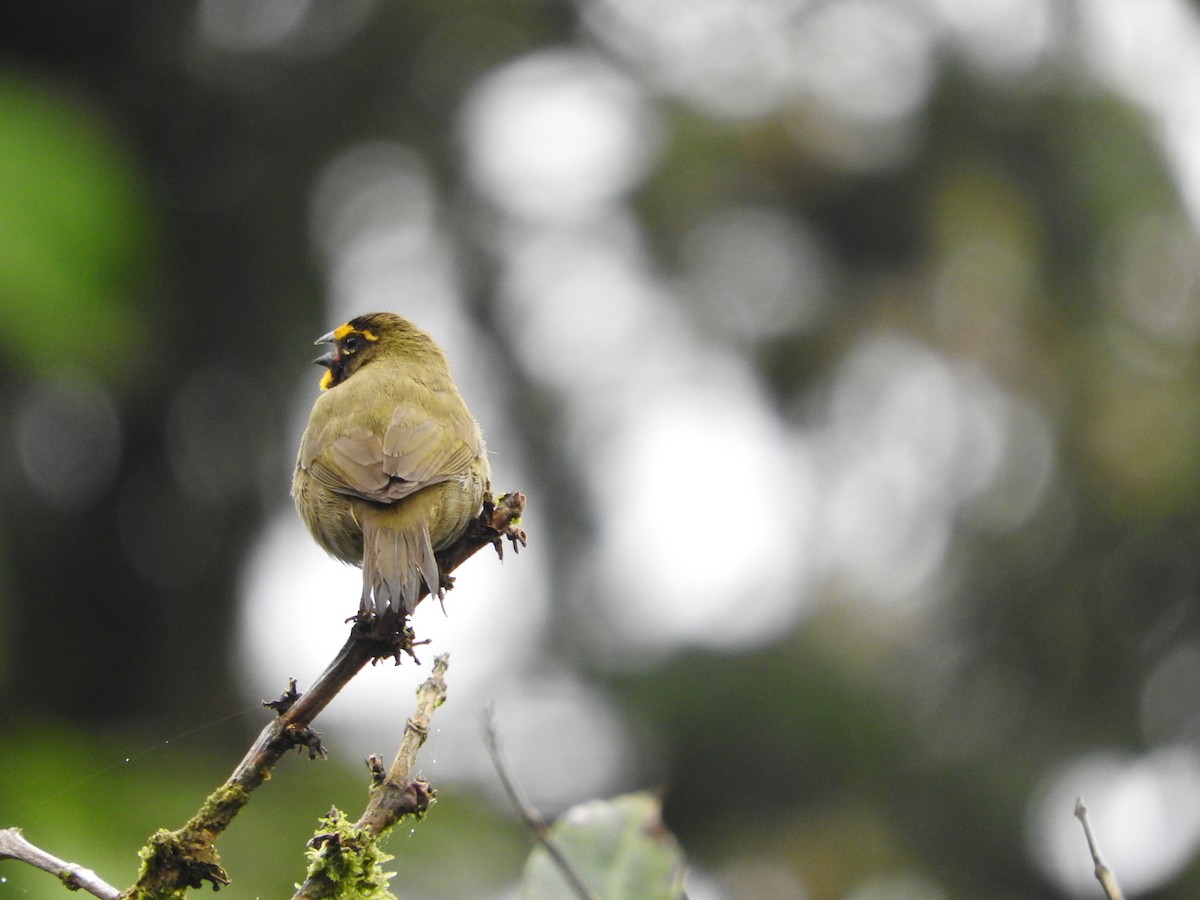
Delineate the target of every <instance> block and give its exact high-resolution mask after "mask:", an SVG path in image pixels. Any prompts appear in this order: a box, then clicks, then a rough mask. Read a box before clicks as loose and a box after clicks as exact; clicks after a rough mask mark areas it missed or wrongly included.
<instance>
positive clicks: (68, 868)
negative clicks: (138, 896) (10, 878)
mask: <svg viewBox="0 0 1200 900" xmlns="http://www.w3.org/2000/svg"><path fill="white" fill-rule="evenodd" d="M0 859H16V860H20V861H21V862H25V863H29V865H31V866H34V867H35V868H38V869H41V870H42V871H43V872H49V873H50V874H51V875H53V876H54V877H55V878H57V879H58V880H59V881H61V882H62V883H63V884H64V885H65V886H66V888H67V890H71V891H87V892H88V893H89V894H91V895H92V896H94V897H100V898H101V900H118V898H119V897H120V896H121V892H120V891H119V890H117V889H116V888H115V887H113V886H112V885H111V884H108V883H107V882H106V881H105V880H104V879H102V878H101V877H100V876H99V875H97V874H96V873H95V872H93V871H92V870H91V869H85V868H84V867H83V866H80V865H77V864H75V863H70V862H66V861H65V860H61V859H59V858H58V857H57V856H53V855H51V854H49V853H47V852H46V851H45V850H43V849H41V848H40V847H37V846H35V845H34V844H31V843H30V842H29V841H28V840H26V839H25V836H24V835H23V834H22V833H21V829H20V828H2V829H0Z"/></svg>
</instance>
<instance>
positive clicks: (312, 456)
mask: <svg viewBox="0 0 1200 900" xmlns="http://www.w3.org/2000/svg"><path fill="white" fill-rule="evenodd" d="M317 343H318V344H322V343H329V344H332V345H333V350H331V351H330V352H329V353H327V354H326V355H325V356H323V357H321V358H320V359H318V360H317V362H318V363H320V364H321V365H324V366H326V367H327V368H328V369H329V371H328V372H327V373H326V374H325V376H324V378H323V379H322V380H321V387H322V393H321V395H320V396H319V397H318V398H317V401H316V403H314V404H313V409H312V414H311V415H310V416H309V420H308V427H307V428H306V429H305V432H304V437H303V438H302V439H301V441H300V453H299V456H298V457H297V459H296V471H295V475H294V477H293V480H292V497H293V498H294V499H295V501H296V508H297V509H298V510H299V512H300V517H301V518H302V519H303V520H304V523H305V524H306V525H307V526H308V529H309V531H310V532H312V535H313V537H314V538H315V539H316V541H317V543H318V544H320V545H321V547H323V548H324V549H325V550H326V551H328V552H329V553H330V554H332V555H333V556H335V557H336V558H337V559H340V560H342V561H343V562H347V563H352V564H354V565H361V566H362V568H363V590H362V602H361V609H362V610H363V611H364V612H367V613H382V612H383V611H384V610H385V609H387V608H389V607H390V608H391V609H393V610H396V611H401V610H403V611H404V612H405V613H411V612H412V611H413V608H414V607H415V606H416V604H417V599H418V598H419V596H420V593H421V587H422V582H424V584H425V585H427V586H428V587H429V589H430V591H431V592H433V593H437V592H438V591H439V590H440V588H441V575H440V573H439V571H438V566H437V562H436V560H435V558H434V552H435V551H437V550H440V549H442V548H443V547H446V546H447V545H449V544H451V543H453V541H454V540H455V539H456V538H457V537H458V536H459V535H460V534H462V532H463V529H465V528H466V526H467V523H468V522H470V520H471V519H472V518H474V517H475V516H476V515H477V514H478V513H479V510H480V507H481V506H482V504H483V499H484V496H485V494H486V492H487V491H488V490H489V478H490V475H491V473H490V468H489V466H488V461H487V453H486V450H485V448H484V443H483V436H482V434H481V433H480V431H479V425H478V423H476V421H475V419H474V418H473V417H472V415H471V412H470V410H468V409H467V405H466V403H465V402H464V401H463V398H462V396H461V395H460V394H459V393H458V389H457V388H456V387H455V385H454V380H453V378H452V377H451V375H450V366H449V364H448V363H447V361H446V356H445V354H444V353H443V352H442V349H441V348H440V347H439V346H438V345H437V344H436V343H434V341H433V339H432V338H431V337H429V335H427V334H426V333H425V332H424V331H421V330H420V329H419V328H417V327H416V326H415V325H413V324H412V323H411V322H409V321H408V320H406V319H403V318H401V317H400V316H398V315H395V314H394V313H370V314H368V315H365V316H359V317H358V318H356V319H352V320H351V321H349V322H347V323H346V324H345V325H342V326H341V327H339V328H337V329H335V330H334V331H331V332H330V333H329V334H327V335H325V336H324V337H323V338H321V339H320V340H319V341H317Z"/></svg>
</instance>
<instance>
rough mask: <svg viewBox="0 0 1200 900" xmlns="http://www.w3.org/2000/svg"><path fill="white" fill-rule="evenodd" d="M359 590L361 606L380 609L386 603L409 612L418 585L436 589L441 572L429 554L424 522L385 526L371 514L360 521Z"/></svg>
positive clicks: (419, 595) (426, 530)
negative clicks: (361, 540)
mask: <svg viewBox="0 0 1200 900" xmlns="http://www.w3.org/2000/svg"><path fill="white" fill-rule="evenodd" d="M362 524H363V593H362V601H361V608H362V609H363V610H364V611H366V612H374V613H377V614H378V613H382V612H383V611H384V610H385V609H388V608H389V607H390V608H391V609H393V610H395V611H396V612H400V611H401V609H403V611H404V613H405V614H406V615H407V614H411V613H412V611H413V610H414V609H415V608H416V606H417V601H418V600H419V599H420V598H421V589H422V587H428V588H429V591H430V593H437V591H438V589H439V588H440V586H441V575H440V573H439V571H438V565H437V560H436V559H435V558H434V555H433V544H432V542H431V540H430V537H429V528H428V526H427V525H426V524H425V523H423V522H421V523H414V524H413V525H411V526H409V527H408V528H402V529H398V528H395V527H388V526H389V525H390V524H392V523H389V522H387V521H383V522H378V521H375V520H374V518H373V517H369V518H365V519H364V521H363V523H362Z"/></svg>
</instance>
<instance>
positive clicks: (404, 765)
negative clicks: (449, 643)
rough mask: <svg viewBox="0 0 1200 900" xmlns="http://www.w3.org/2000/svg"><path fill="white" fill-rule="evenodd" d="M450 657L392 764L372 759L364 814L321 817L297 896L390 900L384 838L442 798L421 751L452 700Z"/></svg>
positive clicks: (420, 699) (424, 689) (440, 662)
mask: <svg viewBox="0 0 1200 900" xmlns="http://www.w3.org/2000/svg"><path fill="white" fill-rule="evenodd" d="M449 664H450V658H449V656H447V655H444V654H443V655H442V656H439V657H438V658H437V659H435V660H434V662H433V671H432V673H431V674H430V676H429V678H427V679H426V680H425V681H424V682H423V683H422V684H421V686H420V687H418V688H417V709H416V712H414V713H413V715H412V716H411V717H410V718H409V720H408V722H407V723H406V724H405V726H404V737H403V738H402V739H401V741H400V748H399V749H398V750H397V751H396V758H395V759H394V760H393V761H392V765H391V767H390V768H388V769H387V770H385V769H384V768H383V761H382V760H380V759H379V757H377V756H373V757H371V759H370V760H368V763H369V764H370V766H371V774H372V785H371V795H370V799H369V800H368V801H367V807H366V809H365V810H364V811H363V814H362V815H361V816H359V819H358V821H357V822H355V823H354V825H352V826H351V825H349V824H348V823H347V822H346V821H345V819H344V818H343V817H342V814H341V813H340V812H339V811H338V810H336V809H335V810H333V811H331V813H330V814H329V816H327V817H326V818H324V819H322V820H321V829H320V830H318V832H317V835H316V836H315V837H314V838H313V839H312V841H310V842H309V847H310V851H309V868H308V877H307V878H306V879H305V881H304V884H303V885H301V886H300V889H299V890H298V891H297V892H296V893H295V894H294V895H293V897H292V900H317V898H341V897H348V898H374V897H378V898H384V897H390V896H391V895H390V894H388V893H387V889H386V888H387V881H388V879H389V878H390V877H391V875H390V874H389V873H386V872H384V871H383V869H382V863H383V862H385V861H386V860H388V859H390V858H391V857H389V856H388V855H387V854H385V853H383V852H382V850H381V849H380V848H379V839H380V838H382V837H383V835H385V834H386V833H387V832H388V830H390V829H391V828H392V826H394V825H395V824H396V823H398V822H400V821H401V820H402V819H405V818H407V817H409V816H412V817H414V818H417V819H420V818H422V817H423V816H424V815H425V813H426V812H427V811H428V810H429V807H430V806H431V805H433V803H434V801H435V800H436V798H437V792H436V791H434V790H433V788H432V787H430V785H429V782H427V781H425V780H424V779H423V778H414V777H413V776H412V773H413V771H414V770H415V769H416V765H417V753H418V751H420V749H421V747H422V746H424V744H425V739H426V738H427V737H429V723H430V720H431V719H432V717H433V713H434V711H435V710H436V709H437V708H438V707H439V706H441V705H442V704H443V703H445V702H446V669H447V667H448V666H449Z"/></svg>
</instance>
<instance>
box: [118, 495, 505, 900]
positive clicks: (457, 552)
mask: <svg viewBox="0 0 1200 900" xmlns="http://www.w3.org/2000/svg"><path fill="white" fill-rule="evenodd" d="M524 509H525V496H524V495H523V494H521V493H519V492H514V493H511V494H505V495H503V496H502V497H500V498H499V499H498V500H497V501H495V502H492V501H491V500H489V501H488V502H487V503H486V504H485V505H484V509H483V512H482V513H481V514H480V516H479V518H477V519H475V520H474V521H473V522H472V523H471V524H470V525H469V526H468V527H467V530H466V532H465V533H464V534H463V535H462V537H460V538H459V539H458V540H457V541H456V542H455V543H454V544H453V545H451V546H450V547H448V548H447V549H446V550H445V551H443V552H442V553H441V554H439V564H440V566H441V570H442V571H443V572H444V573H447V574H448V573H450V572H452V571H454V570H455V569H456V568H458V567H459V566H460V565H462V563H464V562H465V561H466V560H467V559H469V558H470V557H471V556H473V555H474V554H475V553H476V552H478V551H479V550H480V549H482V548H483V547H486V546H489V545H490V546H494V547H496V548H497V550H498V551H499V552H501V554H502V550H501V548H502V546H503V541H504V539H508V540H509V541H510V542H511V543H512V545H513V547H514V549H516V548H518V547H520V546H523V545H524V544H525V532H524V531H523V530H522V529H521V527H520V518H521V514H522V512H523V511H524ZM416 643H417V642H416V640H415V638H414V635H413V632H412V630H411V629H410V628H409V627H408V623H407V621H406V619H405V618H404V617H403V616H397V615H395V614H391V613H385V614H384V615H383V616H380V617H378V618H373V619H356V620H355V622H354V625H353V626H352V627H351V629H350V637H349V638H347V640H346V643H345V644H343V645H342V648H341V650H339V651H338V653H337V656H335V657H334V659H333V661H332V662H331V663H330V664H329V665H328V666H327V667H326V669H325V671H324V672H322V673H321V675H320V676H319V677H318V678H317V680H316V681H315V682H314V683H313V686H312V687H311V688H310V689H309V690H308V691H307V692H305V693H304V694H297V693H296V692H295V686H294V684H293V685H292V686H291V687H290V688H289V691H288V692H286V693H285V694H284V696H283V697H281V698H280V699H279V700H278V701H272V702H271V703H270V704H267V705H269V706H271V707H272V708H274V709H275V710H276V711H277V712H279V716H278V718H276V719H275V720H274V721H272V722H270V723H269V724H268V725H267V726H266V727H265V728H264V729H263V730H262V732H261V733H260V734H259V736H258V738H257V739H256V740H255V742H254V744H253V745H252V746H251V747H250V750H249V751H248V752H247V753H246V755H245V757H243V759H242V761H241V762H240V763H238V765H237V767H236V768H235V769H234V770H233V774H231V775H230V776H229V778H228V779H227V780H226V782H225V784H223V785H222V786H221V787H220V788H218V789H217V790H216V791H214V792H213V793H212V794H211V795H210V796H209V797H208V799H207V800H206V801H205V803H204V805H203V806H202V807H201V808H200V810H199V812H197V813H196V815H194V816H193V817H192V818H191V819H190V820H189V821H188V822H187V824H185V825H184V826H183V828H181V829H179V831H175V832H165V831H164V832H159V833H158V834H157V835H155V836H154V837H153V838H151V842H150V845H149V846H147V847H146V848H144V849H143V853H142V855H143V859H144V860H145V864H144V865H143V869H142V873H141V875H140V876H139V878H138V881H137V884H136V885H135V886H134V887H133V888H131V889H130V894H132V895H134V896H137V895H138V894H139V893H148V894H153V893H154V892H155V891H157V892H160V893H167V892H169V891H171V890H173V889H176V888H179V887H199V886H200V885H201V884H202V883H203V882H210V883H211V884H212V885H213V887H214V888H215V887H217V886H219V885H222V884H225V883H228V876H227V875H226V873H225V871H224V869H222V868H221V866H220V862H219V860H218V857H217V853H216V850H215V848H214V847H213V843H214V842H215V841H216V839H217V838H218V837H219V836H220V835H221V834H222V833H223V832H224V831H225V829H226V828H227V827H228V826H229V823H230V822H232V821H233V819H234V817H235V816H236V815H237V814H238V813H239V812H240V811H241V809H242V807H244V806H245V805H246V803H248V802H249V800H250V793H251V792H252V791H254V790H255V789H256V788H257V787H258V786H259V785H261V784H262V783H263V782H264V781H265V780H266V779H267V778H269V777H270V774H271V770H272V769H273V768H274V766H275V764H276V763H277V762H278V761H279V760H280V758H281V757H282V756H283V755H284V754H285V753H287V752H288V751H289V750H291V749H292V748H295V747H301V748H307V750H308V753H309V756H310V758H314V757H316V756H320V755H323V754H324V750H323V749H322V748H321V743H320V736H319V735H318V734H317V733H316V732H314V731H313V730H312V729H311V727H310V725H311V724H312V721H313V720H314V719H315V718H316V717H317V715H318V714H319V713H320V712H321V711H322V710H323V709H325V707H326V706H328V705H329V703H330V701H332V700H333V698H334V697H335V696H337V694H338V693H339V692H340V691H341V690H342V688H344V687H345V686H346V684H347V683H349V681H350V679H351V678H353V677H354V676H355V675H357V674H358V672H359V671H360V670H361V669H362V668H363V666H365V665H366V664H367V663H368V662H372V661H374V660H378V659H384V658H388V657H394V658H395V659H396V660H397V661H399V659H400V657H401V655H402V654H403V653H407V654H409V655H410V656H411V655H413V648H414V646H415V645H416ZM443 671H444V669H443Z"/></svg>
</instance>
